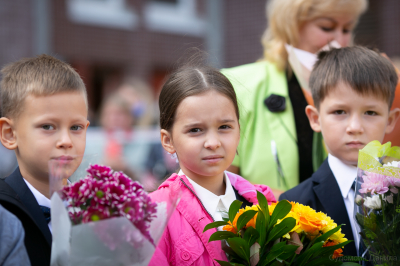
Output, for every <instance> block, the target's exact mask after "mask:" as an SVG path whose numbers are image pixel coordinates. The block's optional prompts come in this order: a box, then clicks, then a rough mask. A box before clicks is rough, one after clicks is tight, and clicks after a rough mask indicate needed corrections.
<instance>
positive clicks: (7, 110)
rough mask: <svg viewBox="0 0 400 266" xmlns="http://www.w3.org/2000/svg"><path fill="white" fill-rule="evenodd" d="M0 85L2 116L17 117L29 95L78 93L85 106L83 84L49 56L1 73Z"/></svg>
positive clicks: (22, 62) (24, 61)
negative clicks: (81, 95) (80, 94)
mask: <svg viewBox="0 0 400 266" xmlns="http://www.w3.org/2000/svg"><path fill="white" fill-rule="evenodd" d="M1 74H2V76H3V79H2V81H1V83H0V90H1V109H2V116H4V117H8V118H11V117H13V118H15V117H17V116H18V115H19V114H20V113H21V111H22V110H23V103H24V101H25V98H26V97H27V96H28V95H34V96H47V95H53V94H56V93H61V92H81V93H83V94H84V97H85V102H86V107H87V106H88V104H87V94H86V88H85V84H84V83H83V81H82V79H81V77H80V76H79V74H78V73H77V72H76V71H75V70H74V69H73V68H72V67H71V66H70V65H68V64H67V63H65V62H63V61H61V60H58V59H56V58H54V57H52V56H49V55H45V54H43V55H39V56H37V57H32V58H24V59H21V60H19V61H17V62H13V63H11V64H8V65H7V66H5V67H4V68H3V69H2V70H1Z"/></svg>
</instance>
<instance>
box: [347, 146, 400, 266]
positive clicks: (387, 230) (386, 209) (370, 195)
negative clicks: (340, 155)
mask: <svg viewBox="0 0 400 266" xmlns="http://www.w3.org/2000/svg"><path fill="white" fill-rule="evenodd" d="M399 167H400V148H399V147H391V143H390V142H388V143H386V144H383V145H381V143H380V142H378V141H372V142H370V143H369V144H367V145H366V146H365V147H364V148H363V149H362V150H360V153H359V156H358V172H357V187H356V196H355V212H354V213H355V217H356V220H357V223H358V225H359V226H360V229H361V232H360V234H361V239H362V241H361V244H362V245H361V249H362V251H363V254H362V255H363V257H366V258H368V259H369V261H370V262H371V263H372V264H373V265H378V264H379V265H399V260H400V255H399V254H400V226H399V225H400V196H399V193H398V192H399V188H400V168H399Z"/></svg>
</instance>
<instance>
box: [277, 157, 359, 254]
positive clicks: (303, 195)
mask: <svg viewBox="0 0 400 266" xmlns="http://www.w3.org/2000/svg"><path fill="white" fill-rule="evenodd" d="M283 199H287V200H289V201H295V202H298V203H301V204H304V205H308V206H310V207H311V208H313V209H314V210H316V211H317V212H319V211H321V212H324V213H326V214H327V215H328V216H330V217H331V218H332V219H333V220H334V221H335V223H337V224H338V225H340V224H344V225H343V226H342V233H343V234H345V235H346V238H347V239H348V240H353V241H354V236H353V231H352V230H351V224H350V220H349V215H348V213H347V210H346V206H345V205H344V200H343V197H342V193H341V192H340V189H339V185H338V183H337V182H336V179H335V176H334V175H333V173H332V170H331V168H330V167H329V164H328V160H325V161H324V162H323V163H322V165H321V166H320V167H319V168H318V170H317V171H316V172H315V173H314V174H313V175H312V176H311V177H310V178H309V179H307V180H305V181H304V182H302V183H300V184H299V185H298V186H296V187H294V188H292V189H291V190H289V191H286V192H285V193H283V194H281V196H280V197H279V200H283ZM351 219H353V217H351ZM343 255H345V256H357V249H356V245H355V243H354V242H352V243H349V244H347V245H346V246H345V247H344V249H343Z"/></svg>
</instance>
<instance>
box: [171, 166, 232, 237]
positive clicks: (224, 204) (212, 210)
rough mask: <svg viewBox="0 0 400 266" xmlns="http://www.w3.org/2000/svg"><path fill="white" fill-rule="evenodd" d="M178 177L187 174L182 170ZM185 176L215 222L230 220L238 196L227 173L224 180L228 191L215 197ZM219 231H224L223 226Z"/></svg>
mask: <svg viewBox="0 0 400 266" xmlns="http://www.w3.org/2000/svg"><path fill="white" fill-rule="evenodd" d="M178 175H185V174H184V173H183V172H182V170H180V171H179V173H178ZM185 176H186V178H187V179H188V180H189V182H190V184H191V185H192V186H193V188H194V192H195V193H196V195H197V197H199V199H200V201H201V202H202V203H203V205H204V208H206V210H207V212H208V213H209V214H210V215H211V216H212V217H213V218H214V220H215V221H223V219H222V217H224V218H228V211H229V206H231V204H232V202H234V201H235V200H236V195H235V191H234V190H233V187H232V184H231V181H230V180H229V178H228V176H227V175H226V174H225V172H224V178H225V185H226V189H225V194H224V195H221V196H217V195H215V194H214V193H212V192H211V191H209V190H207V189H205V188H204V187H202V186H200V185H199V184H197V183H196V182H194V181H193V180H192V179H190V177H188V176H187V175H185ZM218 229H219V230H222V226H220V227H218Z"/></svg>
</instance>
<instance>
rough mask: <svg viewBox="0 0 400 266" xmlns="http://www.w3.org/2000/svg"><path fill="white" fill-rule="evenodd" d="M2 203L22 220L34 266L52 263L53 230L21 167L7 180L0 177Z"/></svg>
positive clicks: (26, 242) (30, 257)
mask: <svg viewBox="0 0 400 266" xmlns="http://www.w3.org/2000/svg"><path fill="white" fill-rule="evenodd" d="M0 203H1V205H3V207H4V208H6V209H7V210H8V211H9V212H11V213H13V214H14V215H15V216H17V218H18V219H19V220H20V221H21V223H22V225H23V227H24V230H25V247H26V250H27V252H28V256H29V259H30V261H31V264H32V266H36V265H38V266H39V265H40V266H43V265H50V255H51V239H52V237H51V232H50V229H49V227H48V225H47V222H46V220H45V218H44V215H43V212H42V210H41V209H40V207H39V204H38V203H37V201H36V198H35V197H34V196H33V194H32V192H31V191H30V189H29V188H28V186H27V185H26V183H25V181H24V180H23V177H22V175H21V173H20V171H19V168H17V169H16V170H15V171H14V173H12V174H11V175H10V176H8V177H7V178H6V179H5V180H1V179H0Z"/></svg>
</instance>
